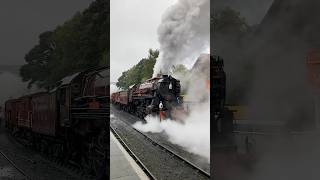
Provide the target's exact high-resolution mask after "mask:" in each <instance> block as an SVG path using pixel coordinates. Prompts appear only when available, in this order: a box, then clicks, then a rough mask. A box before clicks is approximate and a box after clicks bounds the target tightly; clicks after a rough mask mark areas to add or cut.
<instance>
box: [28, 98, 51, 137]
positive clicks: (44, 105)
mask: <svg viewBox="0 0 320 180" xmlns="http://www.w3.org/2000/svg"><path fill="white" fill-rule="evenodd" d="M31 101H32V106H33V107H32V108H33V113H32V114H33V121H32V131H33V132H35V133H39V134H45V135H50V136H55V135H56V131H57V107H56V103H57V102H56V95H55V93H39V94H36V95H33V96H32V100H31Z"/></svg>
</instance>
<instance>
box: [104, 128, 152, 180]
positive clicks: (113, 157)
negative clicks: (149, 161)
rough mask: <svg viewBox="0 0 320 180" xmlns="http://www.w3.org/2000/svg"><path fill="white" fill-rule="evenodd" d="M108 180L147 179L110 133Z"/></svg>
mask: <svg viewBox="0 0 320 180" xmlns="http://www.w3.org/2000/svg"><path fill="white" fill-rule="evenodd" d="M110 179H112V180H139V179H148V178H147V176H146V175H145V174H144V173H143V171H142V170H141V168H140V167H139V166H138V165H137V164H136V163H135V162H134V160H133V159H132V158H131V157H130V155H129V154H128V153H127V152H126V151H125V149H124V148H123V147H122V145H121V144H120V143H119V141H118V140H117V139H116V138H115V136H114V135H113V134H112V133H111V132H110Z"/></svg>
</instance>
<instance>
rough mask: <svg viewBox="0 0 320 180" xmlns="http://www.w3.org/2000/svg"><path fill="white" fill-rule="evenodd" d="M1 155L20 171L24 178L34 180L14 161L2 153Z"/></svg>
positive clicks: (0, 152)
mask: <svg viewBox="0 0 320 180" xmlns="http://www.w3.org/2000/svg"><path fill="white" fill-rule="evenodd" d="M0 154H1V155H2V156H3V157H4V158H5V159H6V160H7V161H8V162H9V163H10V164H11V165H12V166H13V167H14V168H15V169H16V170H18V171H19V172H20V173H21V174H22V175H23V176H25V177H26V178H27V179H29V180H32V178H31V177H30V176H28V175H27V174H26V173H25V172H24V171H23V170H22V169H20V168H19V167H18V166H17V165H16V164H15V163H14V162H13V161H12V160H10V159H9V158H8V156H6V154H4V153H3V152H2V151H0Z"/></svg>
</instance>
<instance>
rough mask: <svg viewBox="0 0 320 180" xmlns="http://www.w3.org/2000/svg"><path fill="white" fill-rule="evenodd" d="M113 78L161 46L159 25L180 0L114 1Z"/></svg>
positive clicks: (112, 22) (116, 77) (111, 25)
mask: <svg viewBox="0 0 320 180" xmlns="http://www.w3.org/2000/svg"><path fill="white" fill-rule="evenodd" d="M110 2H111V3H110V5H111V6H110V12H111V14H110V37H111V42H110V68H111V71H110V75H111V77H110V80H111V82H116V81H117V79H118V78H119V77H120V76H121V73H122V72H123V71H125V70H128V69H129V68H130V67H132V66H133V65H135V64H137V63H138V62H139V61H140V60H141V59H142V58H144V57H147V56H148V49H149V48H153V49H159V46H160V45H159V43H158V35H157V28H158V26H159V24H160V22H161V16H162V14H163V13H164V12H165V10H166V9H167V8H168V7H170V6H171V5H173V4H174V3H175V2H177V0H110Z"/></svg>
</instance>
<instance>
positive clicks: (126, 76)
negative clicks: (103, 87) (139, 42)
mask: <svg viewBox="0 0 320 180" xmlns="http://www.w3.org/2000/svg"><path fill="white" fill-rule="evenodd" d="M158 57H159V51H158V50H152V49H149V55H148V57H147V58H143V59H141V60H140V62H139V63H138V64H136V65H134V66H133V67H132V68H130V69H129V70H127V71H125V72H123V73H122V75H121V76H120V77H119V78H118V82H117V83H116V86H117V87H118V88H122V89H128V88H129V86H131V85H133V84H137V83H140V82H143V81H145V80H147V79H150V78H151V77H152V74H153V67H154V65H155V63H156V60H157V58H158Z"/></svg>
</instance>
